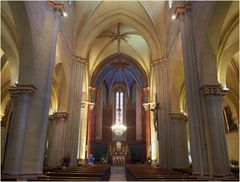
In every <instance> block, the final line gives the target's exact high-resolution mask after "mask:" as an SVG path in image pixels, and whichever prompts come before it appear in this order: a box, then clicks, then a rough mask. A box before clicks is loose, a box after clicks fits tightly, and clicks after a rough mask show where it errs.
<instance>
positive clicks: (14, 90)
mask: <svg viewBox="0 0 240 182" xmlns="http://www.w3.org/2000/svg"><path fill="white" fill-rule="evenodd" d="M8 90H9V92H10V96H11V97H16V96H18V95H21V94H26V93H27V94H31V95H33V94H34V93H35V92H36V91H37V88H36V87H35V86H34V85H31V84H19V83H17V84H16V86H11V87H10V88H9V89H8Z"/></svg>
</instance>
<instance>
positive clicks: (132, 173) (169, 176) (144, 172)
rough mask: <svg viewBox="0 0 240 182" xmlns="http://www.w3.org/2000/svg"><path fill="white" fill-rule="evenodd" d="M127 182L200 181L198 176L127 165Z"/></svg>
mask: <svg viewBox="0 0 240 182" xmlns="http://www.w3.org/2000/svg"><path fill="white" fill-rule="evenodd" d="M125 169H126V178H127V180H134V181H138V180H140V181H165V180H167V181H169V180H172V181H177V180H183V181H185V180H191V181H195V180H198V179H197V177H196V176H191V175H189V174H186V173H182V172H178V171H173V170H164V169H160V168H156V167H152V166H149V165H126V168H125Z"/></svg>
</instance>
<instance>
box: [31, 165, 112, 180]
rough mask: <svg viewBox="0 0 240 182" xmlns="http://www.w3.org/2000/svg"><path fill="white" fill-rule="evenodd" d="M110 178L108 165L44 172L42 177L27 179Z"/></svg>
mask: <svg viewBox="0 0 240 182" xmlns="http://www.w3.org/2000/svg"><path fill="white" fill-rule="evenodd" d="M109 177H110V165H93V166H81V167H69V168H66V169H56V170H54V171H52V172H46V173H44V175H43V176H38V177H36V178H31V179H28V180H30V181H103V180H104V181H107V180H109Z"/></svg>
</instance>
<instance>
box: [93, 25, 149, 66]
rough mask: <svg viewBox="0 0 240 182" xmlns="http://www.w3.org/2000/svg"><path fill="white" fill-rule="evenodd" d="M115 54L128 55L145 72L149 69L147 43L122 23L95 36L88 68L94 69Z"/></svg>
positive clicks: (137, 33)
mask: <svg viewBox="0 0 240 182" xmlns="http://www.w3.org/2000/svg"><path fill="white" fill-rule="evenodd" d="M116 53H117V54H121V53H123V54H126V55H129V56H130V57H132V58H133V59H135V60H136V61H138V62H139V63H140V65H141V66H142V67H143V68H144V69H145V70H146V69H148V67H149V60H150V50H149V46H148V44H147V42H146V41H145V39H144V38H143V37H142V36H141V35H140V34H139V32H137V31H136V30H135V29H133V28H131V27H129V26H127V25H125V24H123V23H118V24H115V25H113V26H111V27H109V28H107V29H106V30H104V31H103V32H102V33H101V34H100V35H98V36H97V38H96V40H95V41H94V43H93V45H92V47H91V50H90V54H89V60H90V67H92V68H93V69H95V68H96V67H97V65H98V64H99V62H101V61H102V60H104V59H105V58H106V57H108V56H110V55H113V54H116Z"/></svg>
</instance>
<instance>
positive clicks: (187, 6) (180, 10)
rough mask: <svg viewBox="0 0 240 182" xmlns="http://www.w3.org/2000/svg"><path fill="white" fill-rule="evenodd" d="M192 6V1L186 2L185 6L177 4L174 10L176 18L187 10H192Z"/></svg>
mask: <svg viewBox="0 0 240 182" xmlns="http://www.w3.org/2000/svg"><path fill="white" fill-rule="evenodd" d="M191 8H192V3H189V2H187V3H184V5H183V6H176V7H175V10H174V15H173V16H175V17H174V18H177V17H178V16H179V15H180V14H184V13H185V12H186V11H188V10H190V9H191Z"/></svg>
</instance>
